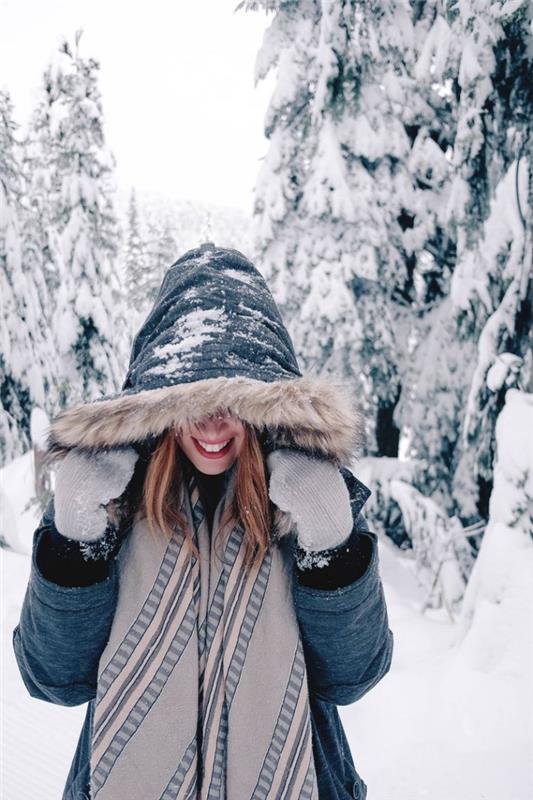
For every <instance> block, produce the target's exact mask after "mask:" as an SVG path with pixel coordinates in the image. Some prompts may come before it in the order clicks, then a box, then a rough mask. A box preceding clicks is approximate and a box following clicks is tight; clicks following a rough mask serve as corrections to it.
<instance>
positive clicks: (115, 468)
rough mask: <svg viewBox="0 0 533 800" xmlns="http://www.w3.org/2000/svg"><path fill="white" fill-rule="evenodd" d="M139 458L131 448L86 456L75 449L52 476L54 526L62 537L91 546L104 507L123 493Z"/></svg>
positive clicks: (103, 521)
mask: <svg viewBox="0 0 533 800" xmlns="http://www.w3.org/2000/svg"><path fill="white" fill-rule="evenodd" d="M138 458H139V454H138V453H137V451H136V450H134V448H133V447H115V448H112V449H110V450H99V451H98V452H97V453H95V454H94V455H88V454H87V453H85V452H83V451H82V450H77V449H76V448H75V449H73V450H71V451H70V452H69V453H68V454H67V456H65V458H64V459H63V461H62V462H61V464H60V465H59V467H58V469H57V472H56V479H55V492H54V509H55V514H54V523H55V526H56V528H57V530H58V531H59V533H61V534H62V535H63V536H66V537H68V538H69V539H76V540H77V541H80V542H93V541H95V540H96V539H99V538H100V537H101V536H103V535H104V533H105V531H106V528H107V523H108V517H107V513H106V510H105V508H104V506H105V505H106V504H107V503H109V501H110V500H113V499H115V498H117V497H120V495H121V494H122V493H123V492H124V490H125V489H126V487H127V485H128V483H129V482H130V480H131V478H132V476H133V472H134V470H135V464H136V461H137V459H138Z"/></svg>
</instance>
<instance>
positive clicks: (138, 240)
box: [123, 189, 149, 332]
mask: <svg viewBox="0 0 533 800" xmlns="http://www.w3.org/2000/svg"><path fill="white" fill-rule="evenodd" d="M123 260H124V281H125V284H126V301H127V305H128V309H129V312H130V314H132V313H133V314H134V317H135V319H134V320H132V321H131V324H130V327H131V330H132V332H134V331H135V330H136V329H137V328H138V324H139V322H140V317H141V316H142V315H143V314H144V313H145V311H146V307H147V304H148V302H149V298H148V295H149V292H148V290H147V286H146V282H147V271H148V264H147V258H146V244H145V241H144V238H143V234H142V231H141V223H140V219H139V208H138V204H137V196H136V194H135V190H134V189H132V191H131V194H130V199H129V204H128V213H127V228H126V238H125V249H124V253H123Z"/></svg>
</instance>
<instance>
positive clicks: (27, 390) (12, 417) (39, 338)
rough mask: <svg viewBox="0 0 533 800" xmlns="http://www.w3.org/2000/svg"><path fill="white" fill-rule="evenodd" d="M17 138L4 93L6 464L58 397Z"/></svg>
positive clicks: (1, 333) (2, 452)
mask: <svg viewBox="0 0 533 800" xmlns="http://www.w3.org/2000/svg"><path fill="white" fill-rule="evenodd" d="M15 136H16V126H15V123H14V121H13V107H12V103H11V100H10V97H9V95H8V93H7V92H5V91H0V266H1V269H0V282H1V286H0V297H1V298H2V315H1V317H0V392H1V406H0V464H5V463H6V462H8V461H11V460H12V459H13V458H14V457H15V456H18V455H21V454H22V453H24V452H25V451H26V450H27V449H28V448H29V446H30V444H31V439H30V419H31V412H32V408H33V407H34V405H36V404H37V405H43V406H44V405H45V404H46V403H47V400H48V398H49V396H50V395H53V391H54V362H53V352H52V349H51V348H50V347H49V341H48V339H47V331H46V300H47V291H46V284H45V283H44V280H43V276H42V273H41V272H40V268H39V266H38V265H37V267H36V268H35V269H34V267H35V266H36V265H35V264H33V263H32V262H31V261H30V262H26V261H25V258H24V256H25V255H26V253H25V250H24V244H23V227H24V225H23V218H24V214H25V209H23V206H22V198H23V193H24V185H23V181H22V176H21V164H20V152H19V151H20V147H19V143H18V141H17V140H16V138H15Z"/></svg>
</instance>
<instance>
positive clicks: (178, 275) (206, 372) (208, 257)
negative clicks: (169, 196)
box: [122, 244, 301, 393]
mask: <svg viewBox="0 0 533 800" xmlns="http://www.w3.org/2000/svg"><path fill="white" fill-rule="evenodd" d="M237 375H245V376H246V377H248V378H253V379H255V380H259V381H266V382H271V381H276V380H280V379H284V378H285V379H287V378H294V377H298V376H300V375H301V373H300V370H299V368H298V363H297V361H296V356H295V354H294V350H293V346H292V343H291V340H290V337H289V334H288V332H287V329H286V328H285V325H284V324H283V322H282V319H281V316H280V314H279V311H278V308H277V306H276V304H275V303H274V300H273V298H272V295H271V293H270V291H269V289H268V287H267V285H266V283H265V280H264V278H263V277H262V276H261V274H260V273H259V272H258V270H257V269H256V268H255V267H254V265H253V264H252V263H251V262H250V261H248V259H246V258H245V257H244V256H243V255H241V253H239V252H237V251H236V250H223V249H220V248H215V247H214V246H213V245H210V244H207V245H203V246H202V247H200V248H198V249H197V250H192V251H190V252H188V253H186V254H185V255H184V256H182V257H181V258H180V259H178V261H176V263H175V264H174V265H173V266H172V267H170V269H169V270H168V272H167V273H166V275H165V278H164V280H163V283H162V284H161V288H160V290H159V294H158V297H157V299H156V301H155V305H154V308H153V310H152V312H151V314H150V315H149V316H148V318H147V320H146V321H145V323H144V325H143V326H142V328H141V329H140V331H139V333H138V334H137V336H136V337H135V341H134V343H133V349H132V353H131V358H130V365H129V369H128V374H127V376H126V380H125V381H124V385H123V387H122V392H123V393H128V392H138V391H140V390H144V389H157V388H159V387H162V386H169V385H170V384H179V383H187V382H189V381H198V380H202V379H206V378H213V377H216V378H219V377H234V376H237Z"/></svg>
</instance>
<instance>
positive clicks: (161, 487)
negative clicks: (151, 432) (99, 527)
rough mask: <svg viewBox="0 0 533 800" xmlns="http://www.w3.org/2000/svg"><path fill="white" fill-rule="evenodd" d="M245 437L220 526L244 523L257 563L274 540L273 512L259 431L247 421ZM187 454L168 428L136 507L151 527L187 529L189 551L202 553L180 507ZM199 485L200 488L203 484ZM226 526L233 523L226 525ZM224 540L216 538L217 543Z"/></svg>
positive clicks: (252, 561) (248, 554)
mask: <svg viewBox="0 0 533 800" xmlns="http://www.w3.org/2000/svg"><path fill="white" fill-rule="evenodd" d="M243 425H244V431H245V435H244V441H243V446H242V450H241V452H240V455H239V458H238V460H237V465H236V475H235V489H234V494H233V499H232V502H231V503H230V504H228V505H227V506H226V510H225V515H224V517H223V519H222V523H223V524H222V525H221V526H220V528H221V530H222V529H223V526H224V524H225V523H227V522H233V523H234V524H237V525H241V526H242V528H243V533H244V538H245V556H244V560H245V565H246V566H248V567H252V566H253V567H256V566H258V565H259V564H260V563H261V561H262V559H263V557H264V555H265V553H266V551H267V549H268V548H269V546H270V544H271V527H272V522H273V512H272V506H271V503H270V499H269V495H268V483H267V473H266V466H265V457H264V453H263V449H262V446H261V442H260V438H259V434H258V432H257V431H256V429H255V428H253V427H252V426H251V425H248V424H247V423H244V422H243ZM185 458H186V457H185V455H184V454H183V452H182V450H181V448H180V447H179V444H178V442H177V440H176V435H175V431H174V430H173V429H169V430H167V431H165V432H164V433H163V434H162V435H161V436H160V437H159V440H158V441H157V443H156V446H155V448H154V449H153V451H152V452H151V454H150V456H149V459H148V463H147V465H146V469H145V472H144V475H143V476H142V477H141V482H142V493H140V494H141V499H140V501H139V493H137V509H140V510H141V512H142V514H143V515H144V516H145V517H146V520H147V522H148V527H149V529H150V531H151V532H152V533H153V534H154V535H155V534H156V531H157V529H159V530H160V531H162V532H163V533H164V535H165V536H167V537H168V538H169V539H170V538H171V536H172V534H173V531H174V529H175V528H176V526H177V527H178V528H179V529H181V530H182V531H183V534H184V536H185V540H186V544H187V546H188V548H189V551H190V554H192V553H194V554H195V556H196V557H197V558H199V553H198V549H197V547H196V545H195V544H194V541H193V532H192V531H190V530H189V529H188V525H187V520H186V519H185V516H184V514H183V513H182V511H181V509H180V497H181V494H182V487H183V486H184V482H185V480H186V470H185V468H184V467H185V463H186V462H185V461H184V459H185ZM200 490H201V487H200ZM228 530H231V528H229V527H228ZM222 544H223V543H222V542H221V541H217V542H216V543H215V546H216V547H219V546H221V545H222Z"/></svg>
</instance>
